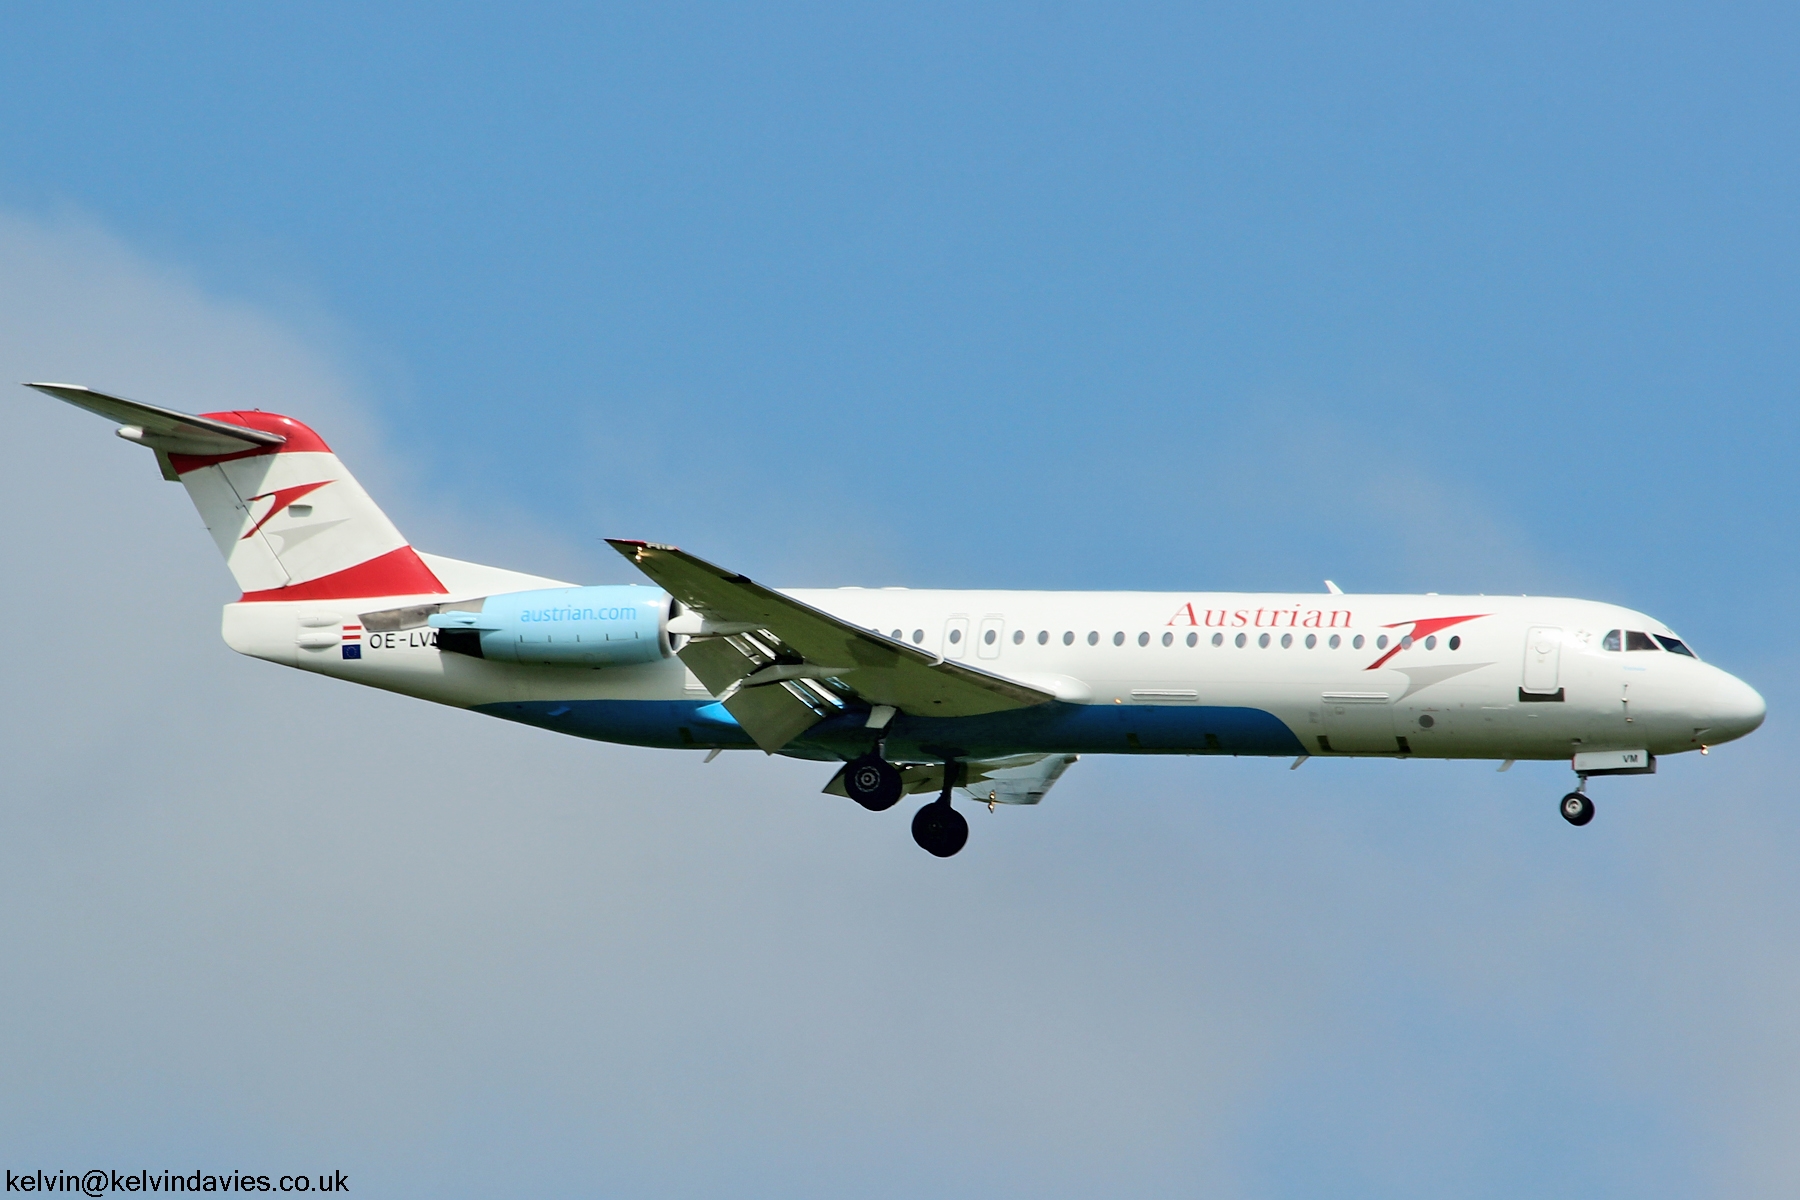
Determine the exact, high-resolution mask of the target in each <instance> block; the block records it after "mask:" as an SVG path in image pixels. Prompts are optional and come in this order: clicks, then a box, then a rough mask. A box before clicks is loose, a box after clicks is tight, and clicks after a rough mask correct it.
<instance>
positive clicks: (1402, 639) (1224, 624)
mask: <svg viewBox="0 0 1800 1200" xmlns="http://www.w3.org/2000/svg"><path fill="white" fill-rule="evenodd" d="M1489 615H1491V614H1489V613H1469V614H1467V615H1466V616H1460V617H1419V618H1416V619H1414V620H1411V621H1395V622H1393V623H1392V624H1389V625H1383V626H1382V628H1383V629H1401V628H1405V629H1406V632H1405V633H1403V634H1401V635H1400V636H1399V638H1398V639H1397V640H1396V641H1395V642H1394V644H1393V646H1392V647H1391V648H1389V647H1388V645H1387V638H1386V636H1385V635H1384V636H1383V637H1381V638H1379V639H1377V646H1378V647H1380V648H1382V649H1383V653H1382V655H1381V657H1380V658H1378V659H1376V660H1375V661H1374V662H1372V663H1370V664H1369V665H1368V666H1367V667H1365V668H1363V669H1364V670H1367V671H1374V670H1377V669H1378V668H1380V667H1383V666H1386V665H1387V662H1388V660H1389V659H1391V658H1393V657H1394V655H1396V654H1398V653H1400V652H1401V651H1402V650H1410V649H1411V648H1412V645H1413V643H1414V642H1417V641H1420V640H1421V639H1423V638H1428V637H1431V636H1432V635H1433V634H1436V633H1439V632H1441V631H1443V630H1445V629H1449V628H1450V627H1451V626H1453V625H1461V624H1462V623H1463V622H1464V621H1479V620H1480V619H1481V618H1482V617H1485V616H1489ZM1352 617H1353V610H1351V609H1347V608H1331V609H1325V608H1254V609H1252V608H1239V609H1230V608H1200V609H1197V608H1195V607H1194V606H1193V604H1192V603H1191V602H1190V603H1187V604H1184V605H1182V606H1181V607H1180V608H1178V609H1176V610H1175V615H1174V616H1172V617H1170V618H1169V619H1168V621H1167V622H1165V624H1168V625H1191V626H1195V627H1210V628H1214V629H1349V628H1350V626H1351V623H1352ZM1332 644H1333V645H1334V646H1335V645H1336V644H1337V643H1336V641H1335V640H1334V641H1333V643H1332ZM1354 644H1355V645H1356V646H1357V647H1359V648H1360V647H1361V646H1362V638H1361V637H1357V638H1356V639H1355V641H1354Z"/></svg>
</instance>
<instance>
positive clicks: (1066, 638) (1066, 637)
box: [1063, 629, 1075, 646]
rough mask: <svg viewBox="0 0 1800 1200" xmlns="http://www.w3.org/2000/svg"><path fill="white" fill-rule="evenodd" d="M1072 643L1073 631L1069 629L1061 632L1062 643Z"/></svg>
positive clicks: (1070, 644) (1073, 640)
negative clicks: (1063, 632)
mask: <svg viewBox="0 0 1800 1200" xmlns="http://www.w3.org/2000/svg"><path fill="white" fill-rule="evenodd" d="M1074 644H1075V631H1074V630H1072V629H1071V630H1070V631H1068V632H1067V633H1065V634H1063V645H1065V646H1073V645H1074Z"/></svg>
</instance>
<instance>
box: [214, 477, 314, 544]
mask: <svg viewBox="0 0 1800 1200" xmlns="http://www.w3.org/2000/svg"><path fill="white" fill-rule="evenodd" d="M334 482H336V481H335V480H331V479H321V480H319V482H317V483H302V484H296V485H295V486H294V487H284V488H276V489H275V490H274V491H272V492H264V493H263V494H262V495H260V496H252V497H250V498H249V499H248V500H246V501H244V504H245V506H246V507H248V506H249V505H252V504H255V503H256V502H257V501H258V500H268V501H270V502H271V503H270V504H269V511H268V512H266V513H264V514H263V515H262V517H261V519H260V520H258V521H257V522H256V524H254V525H252V526H251V527H250V530H249V532H248V533H245V534H244V536H243V537H241V538H239V539H238V541H240V542H247V541H249V540H250V538H251V535H253V534H255V533H256V531H257V530H259V529H261V528H262V527H263V526H264V525H267V524H268V523H269V521H270V520H271V519H272V518H273V517H274V516H275V514H276V513H278V512H280V511H281V510H282V509H284V508H286V507H287V506H288V505H290V504H292V503H293V502H294V501H296V500H298V499H300V497H302V496H305V495H309V494H311V493H312V492H316V491H318V490H319V489H320V488H322V487H324V486H325V485H326V484H328V483H334Z"/></svg>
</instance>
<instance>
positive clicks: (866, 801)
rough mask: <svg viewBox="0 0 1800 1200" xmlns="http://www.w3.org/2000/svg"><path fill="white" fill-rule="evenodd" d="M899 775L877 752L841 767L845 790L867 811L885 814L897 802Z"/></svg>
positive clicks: (899, 783)
mask: <svg viewBox="0 0 1800 1200" xmlns="http://www.w3.org/2000/svg"><path fill="white" fill-rule="evenodd" d="M900 786H901V781H900V772H899V771H897V770H895V769H894V765H893V764H892V763H890V762H888V760H887V759H885V758H883V757H881V755H880V754H879V753H872V754H865V755H863V756H862V757H861V758H855V759H851V760H850V764H849V765H848V766H846V767H845V768H844V790H845V791H846V792H849V793H850V798H851V799H852V800H854V801H856V802H857V803H858V804H860V805H862V806H863V807H864V808H866V809H868V810H869V811H870V812H886V811H887V810H888V809H890V808H892V807H894V805H896V804H898V803H900Z"/></svg>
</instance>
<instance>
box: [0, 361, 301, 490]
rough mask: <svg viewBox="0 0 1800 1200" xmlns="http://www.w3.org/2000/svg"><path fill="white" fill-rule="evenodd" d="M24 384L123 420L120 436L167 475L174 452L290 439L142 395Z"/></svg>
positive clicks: (221, 450) (227, 449)
mask: <svg viewBox="0 0 1800 1200" xmlns="http://www.w3.org/2000/svg"><path fill="white" fill-rule="evenodd" d="M25 386H26V387H29V388H36V389H37V390H38V391H40V392H42V393H44V395H46V396H54V397H56V398H57V399H58V400H62V401H65V402H67V403H69V404H73V405H74V406H75V407H76V408H84V409H86V410H87V411H88V412H91V413H95V414H97V415H99V416H102V417H105V418H106V419H107V420H109V421H117V422H119V436H120V437H122V438H124V439H125V440H126V441H128V442H136V443H137V444H138V445H140V446H148V447H149V448H150V449H152V450H154V451H156V459H157V462H158V463H159V464H160V465H161V466H162V470H163V478H165V479H174V478H175V471H174V468H173V467H172V466H171V465H170V463H169V455H170V454H236V453H238V452H239V451H242V450H255V449H258V448H260V447H263V446H279V445H281V444H282V443H283V442H285V441H287V439H286V438H284V437H282V436H281V435H280V434H279V433H264V432H263V431H262V430H260V429H247V428H245V427H244V426H242V425H233V424H231V423H230V422H229V421H215V420H213V419H212V418H211V417H196V416H193V415H191V414H189V413H183V412H176V411H175V410H174V409H172V408H158V407H157V406H156V405H154V404H145V403H143V402H142V401H139V400H126V399H124V398H123V397H120V396H108V395H106V394H105V393H103V392H96V391H94V390H93V389H92V388H84V387H77V386H76V385H74V384H72V383H28V384H26V385H25Z"/></svg>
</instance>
